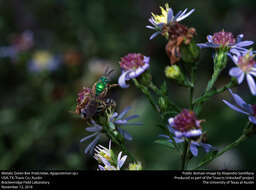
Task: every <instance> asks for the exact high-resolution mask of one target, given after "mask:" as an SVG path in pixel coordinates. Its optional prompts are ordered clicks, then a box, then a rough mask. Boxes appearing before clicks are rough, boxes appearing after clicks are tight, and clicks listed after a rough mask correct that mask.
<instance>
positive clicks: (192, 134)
mask: <svg viewBox="0 0 256 190" xmlns="http://www.w3.org/2000/svg"><path fill="white" fill-rule="evenodd" d="M201 134H202V130H201V129H193V130H190V131H188V132H185V133H184V136H186V137H196V136H200V135H201Z"/></svg>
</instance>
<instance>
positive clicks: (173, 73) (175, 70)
mask: <svg viewBox="0 0 256 190" xmlns="http://www.w3.org/2000/svg"><path fill="white" fill-rule="evenodd" d="M165 76H166V77H167V78H170V79H174V80H176V81H177V82H178V84H180V85H182V86H190V83H189V81H187V80H186V78H185V77H184V75H183V73H182V72H181V70H180V68H179V66H177V65H172V66H167V67H166V68H165Z"/></svg>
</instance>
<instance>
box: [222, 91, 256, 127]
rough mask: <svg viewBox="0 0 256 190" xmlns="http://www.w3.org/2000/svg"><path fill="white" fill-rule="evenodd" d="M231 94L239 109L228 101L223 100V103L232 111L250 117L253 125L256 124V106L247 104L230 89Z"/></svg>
mask: <svg viewBox="0 0 256 190" xmlns="http://www.w3.org/2000/svg"><path fill="white" fill-rule="evenodd" d="M229 92H230V94H231V95H232V97H233V99H234V101H235V103H236V104H237V105H238V107H237V106H234V105H233V104H231V103H229V102H228V101H226V100H222V101H223V102H224V103H225V104H226V105H227V106H228V107H230V108H231V109H232V110H235V111H237V112H240V113H242V114H245V115H248V119H249V121H250V122H251V123H253V124H256V105H251V104H247V103H246V102H245V101H244V100H243V99H242V98H241V97H240V96H239V95H237V94H235V93H233V92H232V91H231V90H230V89H229Z"/></svg>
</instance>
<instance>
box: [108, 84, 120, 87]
mask: <svg viewBox="0 0 256 190" xmlns="http://www.w3.org/2000/svg"><path fill="white" fill-rule="evenodd" d="M117 86H119V84H110V85H109V88H113V87H117Z"/></svg>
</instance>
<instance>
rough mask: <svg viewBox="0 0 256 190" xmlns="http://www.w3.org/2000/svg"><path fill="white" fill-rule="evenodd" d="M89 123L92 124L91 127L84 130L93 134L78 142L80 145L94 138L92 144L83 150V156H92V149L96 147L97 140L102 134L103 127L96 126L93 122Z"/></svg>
mask: <svg viewBox="0 0 256 190" xmlns="http://www.w3.org/2000/svg"><path fill="white" fill-rule="evenodd" d="M91 122H92V126H90V127H87V128H85V130H86V131H88V132H93V134H91V135H88V136H86V137H84V138H82V139H81V140H80V142H81V143H82V142H84V141H86V140H88V139H91V138H94V139H93V140H92V142H91V143H89V145H88V146H87V147H86V148H85V149H84V153H85V154H87V153H89V154H92V152H93V149H94V147H95V146H96V144H97V143H98V141H99V139H100V138H101V136H102V134H103V133H102V129H103V127H102V126H100V125H98V124H97V123H96V122H95V121H94V120H91Z"/></svg>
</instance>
